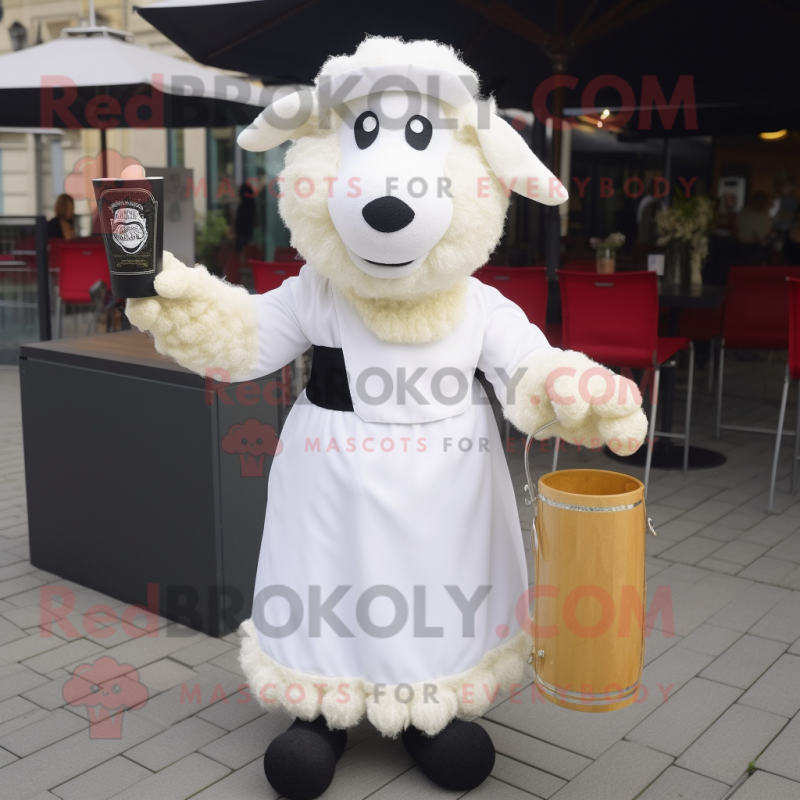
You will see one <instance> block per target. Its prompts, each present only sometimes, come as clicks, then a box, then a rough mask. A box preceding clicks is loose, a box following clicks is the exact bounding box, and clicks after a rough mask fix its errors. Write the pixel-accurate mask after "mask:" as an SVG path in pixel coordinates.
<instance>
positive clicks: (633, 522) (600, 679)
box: [526, 452, 655, 712]
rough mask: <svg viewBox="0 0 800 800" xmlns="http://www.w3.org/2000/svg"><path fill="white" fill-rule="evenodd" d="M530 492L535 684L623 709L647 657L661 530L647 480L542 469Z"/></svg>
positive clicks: (589, 706) (555, 696) (596, 705)
mask: <svg viewBox="0 0 800 800" xmlns="http://www.w3.org/2000/svg"><path fill="white" fill-rule="evenodd" d="M526 467H527V452H526ZM528 485H529V486H532V485H533V484H532V483H531V481H530V479H529V482H528ZM526 488H527V487H526ZM531 494H532V499H533V502H534V503H535V507H534V523H533V531H532V537H531V538H532V549H533V555H534V559H535V566H536V588H535V590H534V592H535V605H534V614H533V627H532V635H533V653H532V662H531V663H532V664H533V667H534V669H535V672H536V679H535V685H536V687H537V690H538V692H539V693H540V694H541V695H542V697H544V698H546V699H547V700H549V701H550V702H552V703H555V704H556V705H559V706H562V707H564V708H569V709H574V710H576V711H590V712H600V711H614V710H616V709H619V708H624V707H625V706H627V705H630V704H631V703H632V702H633V701H634V700H635V699H636V697H637V695H638V693H639V682H640V680H641V676H642V666H643V663H644V616H645V604H646V584H645V534H646V531H647V529H648V527H649V528H650V530H651V531H652V532H653V533H655V531H654V530H653V529H652V524H651V523H650V520H648V519H647V516H646V513H645V503H644V485H643V484H642V483H641V481H638V480H636V479H635V478H631V477H630V476H628V475H623V474H622V473H619V472H610V471H606V470H595V469H573V470H562V471H560V472H551V473H549V474H547V475H544V476H543V477H542V478H540V479H539V482H538V496H537V493H536V492H532V493H531Z"/></svg>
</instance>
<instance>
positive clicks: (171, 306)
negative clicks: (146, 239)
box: [125, 252, 258, 380]
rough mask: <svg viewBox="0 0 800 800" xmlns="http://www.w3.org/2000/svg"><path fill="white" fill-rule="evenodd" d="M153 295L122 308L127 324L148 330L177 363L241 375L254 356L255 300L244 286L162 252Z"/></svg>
mask: <svg viewBox="0 0 800 800" xmlns="http://www.w3.org/2000/svg"><path fill="white" fill-rule="evenodd" d="M155 288H156V292H158V296H157V297H142V298H138V299H136V298H131V299H129V300H128V302H127V305H126V306H125V313H126V314H127V315H128V319H129V320H130V321H131V324H133V325H135V326H136V327H137V328H139V329H140V330H143V331H149V332H150V333H151V334H152V335H153V338H154V339H155V345H156V350H158V352H159V353H162V354H163V355H167V356H171V357H172V358H174V359H175V360H176V361H177V362H178V363H179V364H180V365H181V366H183V367H186V368H187V369H190V370H192V371H193V372H197V373H199V374H201V375H202V374H204V372H205V371H206V370H207V369H209V368H212V367H213V368H217V369H224V370H227V372H228V373H229V374H230V376H231V378H232V379H234V380H236V379H237V378H240V379H241V378H245V377H247V376H249V375H250V374H251V373H252V371H253V370H254V369H255V366H256V362H257V359H258V334H257V320H256V310H255V304H254V303H253V299H252V297H251V296H250V295H249V294H248V292H247V290H246V289H245V288H244V287H242V286H232V285H231V284H229V283H226V282H225V281H223V280H220V279H219V278H215V277H214V276H213V275H209V273H208V270H206V268H205V267H201V266H197V267H192V268H190V267H187V266H185V265H184V264H182V263H181V262H180V261H178V259H177V258H175V256H173V255H172V253H168V252H165V253H164V268H163V271H162V272H161V274H160V275H158V276H157V277H156V280H155Z"/></svg>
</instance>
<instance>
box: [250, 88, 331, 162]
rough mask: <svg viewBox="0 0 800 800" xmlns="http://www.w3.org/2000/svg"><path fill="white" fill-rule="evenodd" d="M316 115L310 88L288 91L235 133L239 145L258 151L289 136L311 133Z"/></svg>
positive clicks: (273, 145) (313, 95)
mask: <svg viewBox="0 0 800 800" xmlns="http://www.w3.org/2000/svg"><path fill="white" fill-rule="evenodd" d="M317 116H318V109H317V100H316V97H315V94H314V92H313V90H312V89H301V90H299V91H297V92H292V93H291V94H287V95H285V96H284V97H281V98H279V99H278V100H276V101H275V102H274V103H271V104H270V105H268V106H267V107H266V108H265V109H264V110H263V111H262V112H261V113H260V114H259V115H258V116H257V117H256V118H255V119H254V120H253V122H252V123H250V125H248V126H247V127H246V128H245V129H244V130H243V131H242V132H241V133H240V134H239V138H238V140H237V141H238V142H239V147H241V148H243V149H244V150H252V151H254V152H260V151H261V150H271V149H272V148H273V147H277V146H278V145H279V144H283V143H284V142H286V141H288V140H289V139H299V138H300V137H301V136H305V135H306V134H308V133H311V131H312V130H313V128H314V124H315V121H316V119H317Z"/></svg>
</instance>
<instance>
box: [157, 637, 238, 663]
mask: <svg viewBox="0 0 800 800" xmlns="http://www.w3.org/2000/svg"><path fill="white" fill-rule="evenodd" d="M232 649H233V647H232V645H230V644H228V643H227V642H222V641H220V640H219V639H211V638H207V639H203V640H201V641H199V642H196V643H195V644H192V645H189V647H185V648H183V649H182V650H178V651H176V652H175V653H173V654H172V655H171V656H170V658H172V659H173V660H175V661H179V662H180V663H181V664H185V665H186V666H187V667H196V666H197V665H198V664H202V663H203V662H204V661H211V659H212V658H217V657H218V656H221V655H222V654H223V653H227V652H228V651H229V650H232Z"/></svg>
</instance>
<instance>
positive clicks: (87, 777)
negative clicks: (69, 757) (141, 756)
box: [52, 756, 152, 800]
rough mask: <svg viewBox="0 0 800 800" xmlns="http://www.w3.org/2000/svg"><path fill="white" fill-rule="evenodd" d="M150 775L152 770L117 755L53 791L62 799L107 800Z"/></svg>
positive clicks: (54, 794)
mask: <svg viewBox="0 0 800 800" xmlns="http://www.w3.org/2000/svg"><path fill="white" fill-rule="evenodd" d="M150 775H152V773H151V772H150V770H148V769H145V768H144V767H140V766H139V765H138V764H134V763H133V762H132V761H128V759H127V758H125V757H124V756H116V757H115V758H112V759H111V760H110V761H106V762H105V763H104V764H100V766H98V767H95V768H94V769H90V770H89V771H88V772H84V773H83V775H79V776H78V777H77V778H73V779H72V780H71V781H67V782H66V783H62V784H61V786H56V787H55V788H54V789H53V790H52V793H53V796H55V797H60V798H61V800H107V798H109V797H114V796H115V795H117V794H119V792H122V791H124V790H125V789H128V788H129V787H131V786H133V785H134V784H136V783H139V782H140V781H143V780H144V779H145V778H148V777H150Z"/></svg>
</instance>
